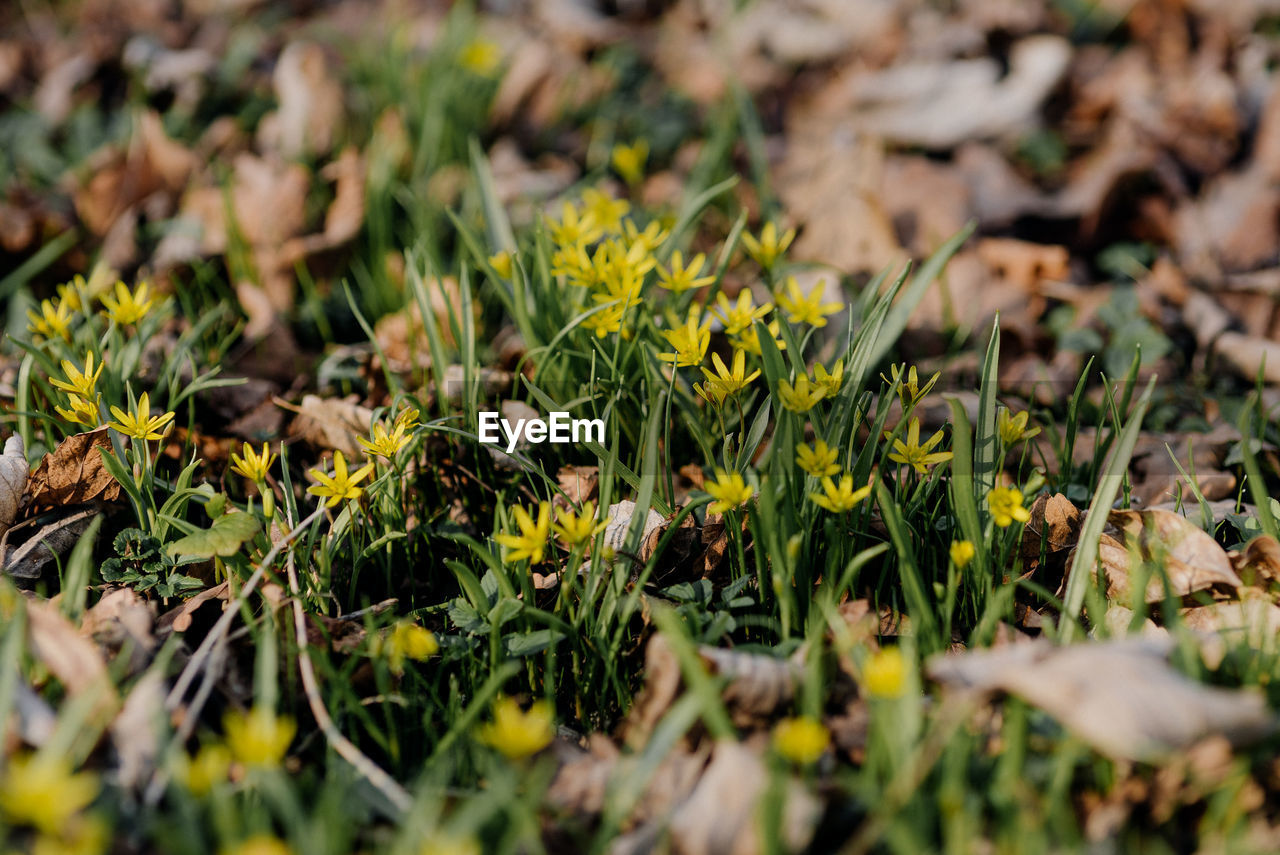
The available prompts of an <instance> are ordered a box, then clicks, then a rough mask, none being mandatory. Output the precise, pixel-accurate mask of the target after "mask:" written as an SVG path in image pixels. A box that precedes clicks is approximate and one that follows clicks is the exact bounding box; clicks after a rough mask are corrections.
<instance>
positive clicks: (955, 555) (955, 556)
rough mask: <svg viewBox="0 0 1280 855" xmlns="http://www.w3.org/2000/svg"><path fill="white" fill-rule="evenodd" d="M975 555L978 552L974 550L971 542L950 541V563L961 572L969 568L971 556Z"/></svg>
mask: <svg viewBox="0 0 1280 855" xmlns="http://www.w3.org/2000/svg"><path fill="white" fill-rule="evenodd" d="M977 553H978V550H977V549H976V548H974V545H973V542H972V541H968V540H953V541H951V563H952V564H954V565H956V567H958V568H959V569H961V570H963V569H964V568H965V567H968V566H969V562H970V561H972V560H973V556H974V555H976V554H977Z"/></svg>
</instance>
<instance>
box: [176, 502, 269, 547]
mask: <svg viewBox="0 0 1280 855" xmlns="http://www.w3.org/2000/svg"><path fill="white" fill-rule="evenodd" d="M259 528H261V526H260V525H259V523H258V519H257V517H254V516H251V515H250V514H243V513H242V514H227V515H225V516H221V517H218V518H217V519H216V520H214V521H213V525H212V526H211V527H210V528H206V529H201V530H199V531H195V532H192V533H191V534H189V535H187V536H186V537H183V538H180V539H178V540H175V541H174V542H173V543H171V544H169V554H170V555H199V556H200V557H202V558H212V557H214V556H215V555H216V556H218V557H220V558H229V557H230V556H232V555H235V554H236V553H237V552H239V551H240V547H242V546H244V545H245V544H246V543H248V542H249V541H251V540H253V538H254V537H255V536H256V535H257V533H258V530H259Z"/></svg>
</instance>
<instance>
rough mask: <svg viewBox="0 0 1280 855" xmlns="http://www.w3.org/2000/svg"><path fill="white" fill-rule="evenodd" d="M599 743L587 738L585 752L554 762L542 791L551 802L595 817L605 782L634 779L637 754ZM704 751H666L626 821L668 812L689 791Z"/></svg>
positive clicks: (707, 751)
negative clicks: (554, 769)
mask: <svg viewBox="0 0 1280 855" xmlns="http://www.w3.org/2000/svg"><path fill="white" fill-rule="evenodd" d="M600 742H601V740H599V739H593V741H592V751H591V753H586V752H579V753H578V754H577V756H574V757H572V758H570V759H569V760H567V761H566V762H565V763H563V764H562V765H561V766H560V768H559V770H558V771H557V772H556V776H555V778H554V779H553V780H552V782H551V787H550V789H549V790H548V792H547V799H548V801H549V802H550V803H551V804H553V805H555V806H556V807H557V808H560V809H561V810H566V811H572V812H574V813H576V814H578V815H581V816H595V815H598V814H600V813H601V812H602V811H603V810H604V807H605V800H606V797H607V796H608V795H609V792H610V788H611V786H612V787H616V786H617V783H616V782H622V781H627V780H629V779H630V780H633V779H634V776H635V775H636V774H637V773H638V772H639V770H638V768H637V767H638V765H639V757H638V756H637V755H634V754H631V755H625V756H623V755H619V753H618V751H617V749H616V748H614V747H613V745H612V743H608V742H606V743H605V745H604V746H601V745H600ZM709 754H710V749H709V748H702V749H699V750H698V751H696V752H692V753H690V752H689V751H687V750H684V749H682V748H677V749H675V750H673V751H671V752H670V753H669V754H668V755H667V756H666V757H664V758H663V759H662V761H661V762H660V763H659V764H658V767H657V769H655V770H654V772H653V774H652V777H650V778H649V780H648V781H647V782H646V785H645V788H644V792H643V793H642V794H641V795H640V798H639V801H638V802H637V803H636V805H635V808H634V809H633V810H632V812H631V814H630V816H628V817H627V819H628V821H629V822H631V823H641V822H647V821H649V820H651V819H655V818H660V817H665V816H667V815H668V814H670V812H671V810H672V809H673V808H674V807H675V806H676V805H678V804H679V803H680V802H681V801H683V800H684V799H685V797H687V796H688V794H689V793H690V792H692V791H693V788H694V786H695V785H696V784H697V783H698V778H699V777H700V776H701V775H702V772H703V770H704V769H705V768H706V765H707V757H708V755H709Z"/></svg>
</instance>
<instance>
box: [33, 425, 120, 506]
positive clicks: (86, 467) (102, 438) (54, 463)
mask: <svg viewBox="0 0 1280 855" xmlns="http://www.w3.org/2000/svg"><path fill="white" fill-rule="evenodd" d="M101 449H105V450H108V451H110V450H111V438H110V436H108V434H107V428H106V427H105V426H103V427H100V428H97V429H95V430H91V431H86V432H85V433H77V434H73V435H71V436H69V437H67V438H66V439H64V440H63V441H62V442H60V443H58V447H57V448H55V449H54V450H53V452H52V453H51V454H46V455H45V456H44V457H43V458H42V459H41V460H40V464H39V465H38V466H37V467H36V470H35V471H34V472H32V473H31V477H30V478H29V479H28V481H27V486H26V492H27V495H28V497H29V499H28V501H29V502H30V504H31V505H32V506H34V507H62V506H64V505H79V504H83V503H85V502H90V501H93V500H95V499H96V500H99V501H103V502H114V501H115V500H116V499H118V498H120V482H118V481H116V479H115V478H113V477H112V476H111V473H110V472H109V471H107V468H106V467H105V466H103V465H102V454H101Z"/></svg>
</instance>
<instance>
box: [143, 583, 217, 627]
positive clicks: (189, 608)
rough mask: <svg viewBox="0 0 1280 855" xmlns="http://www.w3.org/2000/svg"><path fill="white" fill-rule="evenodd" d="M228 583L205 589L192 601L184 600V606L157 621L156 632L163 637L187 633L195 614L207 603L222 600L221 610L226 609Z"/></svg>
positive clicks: (192, 598)
mask: <svg viewBox="0 0 1280 855" xmlns="http://www.w3.org/2000/svg"><path fill="white" fill-rule="evenodd" d="M228 590H229V589H228V587H227V583H226V582H223V583H221V584H220V585H214V586H213V587H212V588H205V589H204V590H203V591H201V592H200V593H198V594H196V595H195V596H194V597H191V598H190V599H187V600H183V601H182V604H181V605H179V606H178V607H177V608H174V609H171V610H170V611H167V612H165V613H164V614H163V615H161V616H160V618H159V620H157V621H156V631H157V632H159V633H160V634H161V635H167V634H168V633H170V632H186V631H187V630H188V629H190V628H191V623H192V620H193V619H194V617H195V613H196V612H197V611H198V610H199V609H200V607H201V606H203V605H204V604H205V603H209V602H215V601H218V600H222V601H223V602H222V603H221V608H226V602H225V601H226V599H227V594H228Z"/></svg>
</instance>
